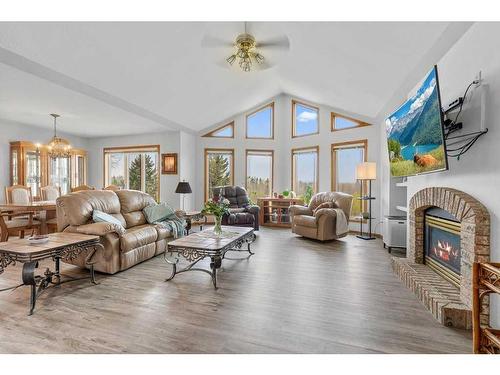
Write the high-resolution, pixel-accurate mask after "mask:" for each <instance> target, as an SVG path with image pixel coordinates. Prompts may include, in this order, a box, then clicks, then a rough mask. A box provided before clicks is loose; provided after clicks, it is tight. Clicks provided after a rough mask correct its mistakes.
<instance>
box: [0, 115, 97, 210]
mask: <svg viewBox="0 0 500 375" xmlns="http://www.w3.org/2000/svg"><path fill="white" fill-rule="evenodd" d="M57 134H58V136H60V137H63V138H65V139H67V140H68V141H70V143H71V145H72V146H73V147H75V148H82V149H87V147H88V143H87V142H88V140H87V139H86V138H82V137H77V136H74V135H68V134H65V133H62V132H58V133H57ZM53 135H54V133H53V131H52V130H49V129H44V128H40V127H36V126H30V125H25V124H20V123H16V122H11V121H7V120H3V119H0V165H1V166H2V168H1V169H0V186H1V187H2V189H3V187H5V186H9V185H10V170H9V165H10V164H9V163H10V156H9V150H10V144H9V142H12V141H28V142H33V143H42V144H44V143H48V141H49V140H50V139H51V138H52V136H53ZM4 201H5V196H4V194H3V191H2V193H1V194H0V202H4Z"/></svg>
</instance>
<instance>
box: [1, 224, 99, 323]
mask: <svg viewBox="0 0 500 375" xmlns="http://www.w3.org/2000/svg"><path fill="white" fill-rule="evenodd" d="M48 236H49V241H48V242H46V243H43V244H31V243H29V242H28V239H16V240H10V241H7V242H0V274H2V273H3V272H4V270H5V268H6V267H7V266H8V265H10V264H11V265H15V264H16V262H19V263H23V273H22V279H23V284H24V285H29V286H31V296H30V309H29V314H28V315H32V314H33V311H34V310H35V304H36V300H37V298H38V297H39V296H40V294H41V293H42V292H43V291H44V290H45V289H47V288H48V287H49V286H50V285H60V284H62V283H65V282H68V281H76V280H81V279H83V278H88V277H82V278H69V279H67V280H62V279H61V272H60V269H61V264H60V262H61V260H63V261H64V260H70V259H75V258H76V257H77V256H78V255H80V254H81V253H83V252H87V257H86V259H85V263H86V265H88V266H89V268H90V281H91V283H92V284H97V283H96V281H95V275H94V263H95V262H94V260H93V259H92V258H93V257H94V254H95V252H96V251H97V250H98V249H99V248H102V245H101V244H100V242H99V236H90V235H86V234H79V233H65V232H63V233H52V234H49V235H48ZM44 259H52V260H53V261H54V268H55V269H54V272H53V271H51V270H50V269H49V268H47V269H46V270H45V272H44V274H43V276H38V275H35V270H36V268H37V267H38V262H39V261H41V260H44ZM23 284H22V285H23Z"/></svg>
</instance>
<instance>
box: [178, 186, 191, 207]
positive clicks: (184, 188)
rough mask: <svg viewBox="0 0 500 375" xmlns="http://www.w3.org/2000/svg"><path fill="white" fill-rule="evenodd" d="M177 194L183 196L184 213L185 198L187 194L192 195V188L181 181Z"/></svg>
mask: <svg viewBox="0 0 500 375" xmlns="http://www.w3.org/2000/svg"><path fill="white" fill-rule="evenodd" d="M175 192H176V193H177V194H182V207H181V210H182V211H184V207H185V206H184V198H185V197H186V194H191V193H192V192H193V191H192V190H191V186H189V182H187V181H180V182H179V184H178V185H177V188H176V189H175Z"/></svg>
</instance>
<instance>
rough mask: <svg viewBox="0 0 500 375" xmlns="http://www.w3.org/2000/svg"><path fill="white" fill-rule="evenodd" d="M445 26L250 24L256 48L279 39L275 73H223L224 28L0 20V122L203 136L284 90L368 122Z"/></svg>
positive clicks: (237, 25)
mask: <svg viewBox="0 0 500 375" xmlns="http://www.w3.org/2000/svg"><path fill="white" fill-rule="evenodd" d="M447 26H448V23H385V22H379V23H338V22H331V23H320V22H318V23H297V22H294V23H280V22H265V23H249V24H248V31H249V32H250V33H252V34H253V35H254V36H255V37H256V39H257V41H259V40H264V39H272V38H274V37H276V36H278V35H283V34H285V35H286V36H287V37H288V38H289V41H290V50H289V51H288V53H286V54H281V56H280V55H273V53H272V52H269V53H268V54H267V55H266V58H268V59H269V60H270V61H272V62H273V63H275V64H276V65H275V66H274V67H273V68H271V69H268V70H263V71H258V72H251V73H244V72H241V71H239V70H228V69H224V68H221V66H220V63H223V62H224V58H225V57H226V56H227V55H229V54H230V53H231V51H232V50H231V48H228V49H214V50H210V49H206V48H203V47H202V46H201V41H202V39H203V38H204V37H205V36H206V35H211V36H213V37H217V38H221V39H224V40H232V39H234V38H235V37H236V36H237V35H238V34H239V33H241V32H242V31H243V27H244V26H243V23H242V22H231V23H193V22H170V23H167V22H161V23H153V22H151V23H111V22H109V23H51V22H46V23H0V63H1V64H0V81H1V87H0V119H1V118H5V119H9V120H14V121H18V122H23V123H30V124H33V125H39V126H50V124H51V122H50V119H49V118H48V116H47V114H48V113H51V112H60V113H61V114H62V115H63V116H65V117H63V118H62V119H61V120H62V121H61V122H63V121H64V119H66V120H65V124H67V126H66V125H65V126H64V129H63V130H64V131H66V132H70V133H75V134H81V135H85V136H88V137H96V136H103V135H115V134H134V133H144V132H158V131H161V130H163V129H183V130H187V131H200V130H202V129H205V128H207V127H209V126H212V125H214V124H216V123H218V122H220V121H222V120H224V119H226V118H228V117H230V116H231V115H233V114H235V113H239V112H241V111H244V110H247V109H248V108H250V107H252V106H254V105H256V104H257V103H260V102H262V101H263V100H265V99H266V98H269V97H272V96H274V95H276V94H279V93H281V92H285V93H288V94H291V95H295V96H298V97H301V98H305V99H307V100H309V101H312V102H317V103H321V104H327V105H331V106H334V107H336V108H341V109H344V110H346V111H349V112H353V113H358V114H360V115H363V116H366V117H369V118H374V117H375V116H377V114H378V113H379V111H380V110H381V109H382V108H383V106H384V105H385V104H386V103H387V101H388V100H389V99H390V98H391V96H392V95H393V94H394V92H395V90H396V89H397V88H398V87H399V86H400V85H401V83H402V82H403V81H404V80H405V78H406V77H407V75H408V72H409V71H410V70H412V69H413V68H414V67H415V66H416V65H417V64H418V62H419V61H420V59H421V58H422V57H423V56H424V55H426V54H427V53H428V51H429V50H430V49H431V48H432V47H433V46H434V45H435V44H436V43H437V42H438V40H439V38H440V37H441V36H442V35H443V33H445V32H446V30H447Z"/></svg>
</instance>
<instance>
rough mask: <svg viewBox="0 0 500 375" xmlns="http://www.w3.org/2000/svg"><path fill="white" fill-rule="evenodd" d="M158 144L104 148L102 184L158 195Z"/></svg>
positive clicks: (157, 198)
mask: <svg viewBox="0 0 500 375" xmlns="http://www.w3.org/2000/svg"><path fill="white" fill-rule="evenodd" d="M159 161H160V146H140V147H113V148H105V149H104V185H105V186H108V185H116V186H119V187H120V188H122V189H132V190H140V191H143V192H145V193H148V194H149V195H151V196H152V197H154V198H155V199H156V200H159V197H160V174H159V166H160V163H159Z"/></svg>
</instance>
